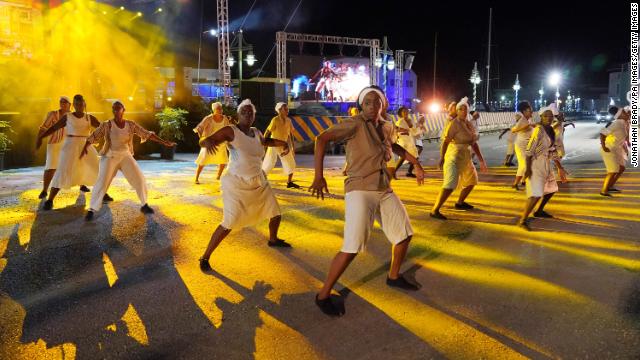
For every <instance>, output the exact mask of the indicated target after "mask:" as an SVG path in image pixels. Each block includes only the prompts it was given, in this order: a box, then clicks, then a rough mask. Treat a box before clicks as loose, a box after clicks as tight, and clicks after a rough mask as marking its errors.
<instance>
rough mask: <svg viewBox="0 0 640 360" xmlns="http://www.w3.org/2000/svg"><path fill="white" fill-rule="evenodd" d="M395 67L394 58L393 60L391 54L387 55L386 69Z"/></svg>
mask: <svg viewBox="0 0 640 360" xmlns="http://www.w3.org/2000/svg"><path fill="white" fill-rule="evenodd" d="M395 68H396V62H395V60H393V55H391V56H390V57H389V60H388V61H387V70H389V71H391V70H393V69H395Z"/></svg>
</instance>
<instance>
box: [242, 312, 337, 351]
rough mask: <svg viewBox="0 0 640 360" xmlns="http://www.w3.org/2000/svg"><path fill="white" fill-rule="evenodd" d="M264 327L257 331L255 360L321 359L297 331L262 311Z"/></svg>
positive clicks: (261, 317)
mask: <svg viewBox="0 0 640 360" xmlns="http://www.w3.org/2000/svg"><path fill="white" fill-rule="evenodd" d="M259 316H260V320H261V321H262V326H260V327H259V328H257V329H256V336H255V344H256V350H255V352H254V354H253V355H254V358H255V359H321V358H324V357H325V356H322V355H321V353H319V352H318V351H316V349H315V348H314V347H313V344H311V343H309V341H308V340H307V339H306V338H305V337H304V335H302V334H300V333H299V332H297V331H296V330H294V329H292V328H291V327H289V326H287V325H286V324H284V323H282V322H281V321H278V319H276V318H274V317H273V316H271V315H269V314H268V313H266V312H264V311H262V310H260V312H259Z"/></svg>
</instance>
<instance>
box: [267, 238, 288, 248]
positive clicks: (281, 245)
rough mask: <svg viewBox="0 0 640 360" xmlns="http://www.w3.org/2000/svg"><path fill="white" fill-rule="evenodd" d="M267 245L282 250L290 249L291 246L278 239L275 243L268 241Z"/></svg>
mask: <svg viewBox="0 0 640 360" xmlns="http://www.w3.org/2000/svg"><path fill="white" fill-rule="evenodd" d="M267 245H269V246H271V247H282V248H290V247H291V244H289V243H288V242H286V241H284V240H281V239H278V240H276V241H268V242H267Z"/></svg>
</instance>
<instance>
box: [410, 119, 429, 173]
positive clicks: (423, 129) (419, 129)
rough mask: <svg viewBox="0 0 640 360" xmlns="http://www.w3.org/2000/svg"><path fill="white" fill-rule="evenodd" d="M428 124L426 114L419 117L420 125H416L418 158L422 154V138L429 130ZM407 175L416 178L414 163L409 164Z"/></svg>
mask: <svg viewBox="0 0 640 360" xmlns="http://www.w3.org/2000/svg"><path fill="white" fill-rule="evenodd" d="M425 124H426V119H425V118H424V116H420V118H418V125H417V126H416V130H417V132H416V136H415V138H416V148H417V149H418V156H416V159H418V160H419V159H420V155H421V154H422V149H423V143H422V138H423V136H424V134H425V133H426V132H427V127H426V126H425ZM407 177H410V178H415V177H416V176H415V175H414V174H413V164H411V163H410V164H409V169H407Z"/></svg>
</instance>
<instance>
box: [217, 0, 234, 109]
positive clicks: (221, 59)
mask: <svg viewBox="0 0 640 360" xmlns="http://www.w3.org/2000/svg"><path fill="white" fill-rule="evenodd" d="M217 10H218V14H217V15H218V16H217V17H218V69H220V72H219V74H220V81H221V82H222V89H223V92H224V100H225V103H228V102H229V100H230V98H231V68H230V67H229V65H228V64H227V59H228V58H229V54H230V51H229V4H228V0H217Z"/></svg>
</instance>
